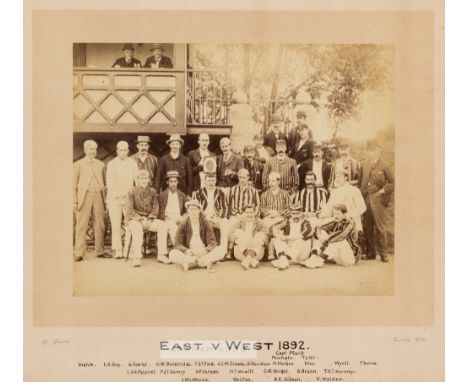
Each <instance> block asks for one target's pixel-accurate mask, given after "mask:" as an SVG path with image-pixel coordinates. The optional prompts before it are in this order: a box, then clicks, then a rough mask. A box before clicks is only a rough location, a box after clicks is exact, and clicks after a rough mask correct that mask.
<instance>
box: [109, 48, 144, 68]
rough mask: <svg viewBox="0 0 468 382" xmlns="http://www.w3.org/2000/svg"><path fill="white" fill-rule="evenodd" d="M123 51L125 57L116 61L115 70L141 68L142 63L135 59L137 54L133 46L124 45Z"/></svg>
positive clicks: (113, 65)
mask: <svg viewBox="0 0 468 382" xmlns="http://www.w3.org/2000/svg"><path fill="white" fill-rule="evenodd" d="M122 51H123V53H124V56H123V57H120V58H118V59H117V60H115V62H114V63H113V64H112V67H113V68H141V61H140V60H137V59H136V58H135V57H133V54H134V53H135V48H134V47H133V44H124V46H123V49H122Z"/></svg>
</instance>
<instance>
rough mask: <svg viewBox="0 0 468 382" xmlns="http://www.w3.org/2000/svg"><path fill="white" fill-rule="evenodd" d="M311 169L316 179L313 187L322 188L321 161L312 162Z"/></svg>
mask: <svg viewBox="0 0 468 382" xmlns="http://www.w3.org/2000/svg"><path fill="white" fill-rule="evenodd" d="M312 163H313V168H314V174H315V177H316V181H315V185H316V186H317V187H322V186H323V176H322V166H323V160H320V161H316V160H313V162H312Z"/></svg>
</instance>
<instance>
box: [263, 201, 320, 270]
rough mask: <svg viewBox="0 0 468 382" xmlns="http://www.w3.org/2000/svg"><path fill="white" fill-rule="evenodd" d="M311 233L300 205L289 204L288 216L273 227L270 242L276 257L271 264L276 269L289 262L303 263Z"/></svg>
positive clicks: (306, 257) (287, 264)
mask: <svg viewBox="0 0 468 382" xmlns="http://www.w3.org/2000/svg"><path fill="white" fill-rule="evenodd" d="M312 234H313V231H312V226H311V225H310V223H309V221H308V220H307V219H304V216H303V213H302V209H301V205H300V204H293V205H291V207H290V213H289V217H288V218H287V219H286V220H284V221H283V222H282V223H281V224H278V225H275V226H274V227H273V238H272V239H271V242H272V244H273V247H274V249H275V254H276V259H275V260H273V261H272V262H271V264H272V265H273V266H274V267H275V268H278V269H286V268H288V267H289V265H290V264H291V263H293V264H304V262H305V261H306V260H307V259H308V258H309V257H310V250H311V245H312V241H311V239H312ZM319 262H320V261H319ZM322 264H323V262H322ZM304 265H305V264H304ZM319 266H320V265H319Z"/></svg>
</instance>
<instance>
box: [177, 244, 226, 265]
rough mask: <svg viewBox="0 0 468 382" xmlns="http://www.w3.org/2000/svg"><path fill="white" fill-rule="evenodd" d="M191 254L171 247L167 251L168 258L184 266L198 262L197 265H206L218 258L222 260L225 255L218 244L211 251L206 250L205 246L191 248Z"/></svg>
mask: <svg viewBox="0 0 468 382" xmlns="http://www.w3.org/2000/svg"><path fill="white" fill-rule="evenodd" d="M191 251H192V252H193V255H188V254H186V253H184V252H182V251H181V250H179V249H173V250H171V252H169V260H171V261H172V262H173V263H174V264H179V265H182V266H184V265H185V264H188V265H191V264H194V265H195V264H196V263H197V262H198V266H200V267H206V266H207V265H208V263H209V264H213V263H216V262H217V261H219V260H222V259H223V258H224V256H225V255H226V251H224V250H223V249H222V248H221V247H220V246H217V247H215V248H214V249H213V250H212V251H211V252H208V250H207V249H206V247H203V248H199V249H192V250H191Z"/></svg>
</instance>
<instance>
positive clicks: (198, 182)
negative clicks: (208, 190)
mask: <svg viewBox="0 0 468 382" xmlns="http://www.w3.org/2000/svg"><path fill="white" fill-rule="evenodd" d="M209 145H210V136H209V135H208V134H205V133H202V134H200V135H199V136H198V149H194V150H192V151H190V152H189V153H188V155H187V157H188V158H189V160H190V165H191V166H192V178H193V191H197V190H199V189H200V188H201V187H202V183H203V182H204V180H205V173H204V172H203V167H204V163H205V161H206V159H208V158H213V159H215V160H216V154H214V153H212V152H211V151H210V150H209V149H208V146H209ZM215 163H216V162H215ZM202 180H203V182H202Z"/></svg>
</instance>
